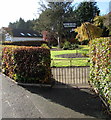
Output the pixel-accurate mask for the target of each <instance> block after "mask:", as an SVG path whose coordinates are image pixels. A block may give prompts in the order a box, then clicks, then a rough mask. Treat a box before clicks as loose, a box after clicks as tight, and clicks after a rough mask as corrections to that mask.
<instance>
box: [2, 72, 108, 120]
mask: <svg viewBox="0 0 111 120" xmlns="http://www.w3.org/2000/svg"><path fill="white" fill-rule="evenodd" d="M0 77H1V79H2V88H1V89H2V118H82V119H83V118H85V119H86V120H88V118H96V119H98V120H102V119H104V120H105V119H107V120H108V116H107V115H106V114H105V113H104V112H103V111H102V103H101V101H100V99H99V98H98V97H94V96H95V95H94V93H92V92H91V91H90V89H89V88H88V89H77V88H57V87H54V88H52V89H49V88H40V87H22V86H18V85H16V84H15V83H14V82H12V81H11V79H10V78H8V77H6V76H4V75H2V74H1V75H0ZM96 119H94V120H96Z"/></svg>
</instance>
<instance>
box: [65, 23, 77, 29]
mask: <svg viewBox="0 0 111 120" xmlns="http://www.w3.org/2000/svg"><path fill="white" fill-rule="evenodd" d="M63 25H64V27H65V28H75V27H76V23H68V22H67V23H63Z"/></svg>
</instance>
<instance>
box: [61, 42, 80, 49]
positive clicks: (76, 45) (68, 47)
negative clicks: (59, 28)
mask: <svg viewBox="0 0 111 120" xmlns="http://www.w3.org/2000/svg"><path fill="white" fill-rule="evenodd" d="M76 48H78V44H71V43H70V42H68V41H65V42H64V44H63V48H62V49H64V50H74V49H76Z"/></svg>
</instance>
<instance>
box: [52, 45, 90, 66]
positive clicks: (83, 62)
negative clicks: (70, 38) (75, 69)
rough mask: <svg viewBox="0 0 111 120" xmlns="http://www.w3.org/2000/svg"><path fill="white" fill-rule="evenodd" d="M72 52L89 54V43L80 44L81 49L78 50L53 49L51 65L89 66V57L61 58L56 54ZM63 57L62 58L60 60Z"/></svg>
mask: <svg viewBox="0 0 111 120" xmlns="http://www.w3.org/2000/svg"><path fill="white" fill-rule="evenodd" d="M72 53H82V54H83V53H85V54H89V47H88V46H87V45H80V46H79V49H76V50H60V51H51V59H52V62H51V66H56V67H62V66H64V67H65V66H89V62H88V61H89V58H69V59H68V58H60V57H57V56H56V55H62V54H72ZM60 59H61V60H60Z"/></svg>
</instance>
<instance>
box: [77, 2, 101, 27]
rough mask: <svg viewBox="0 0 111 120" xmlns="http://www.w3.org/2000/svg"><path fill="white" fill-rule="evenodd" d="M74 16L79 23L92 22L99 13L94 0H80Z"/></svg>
mask: <svg viewBox="0 0 111 120" xmlns="http://www.w3.org/2000/svg"><path fill="white" fill-rule="evenodd" d="M75 12H76V17H77V19H78V20H79V21H80V25H81V23H84V22H92V20H93V19H94V17H95V16H96V15H99V12H100V10H99V8H98V7H97V5H96V2H81V3H80V4H79V5H78V7H77V9H76V10H75Z"/></svg>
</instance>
